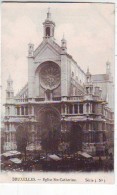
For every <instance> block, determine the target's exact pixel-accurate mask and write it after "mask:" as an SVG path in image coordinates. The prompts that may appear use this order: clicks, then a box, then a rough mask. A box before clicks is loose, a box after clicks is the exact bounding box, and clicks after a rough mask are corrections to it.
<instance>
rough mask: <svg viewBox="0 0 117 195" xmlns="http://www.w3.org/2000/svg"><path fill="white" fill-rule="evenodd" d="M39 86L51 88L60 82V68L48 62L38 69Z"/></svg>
mask: <svg viewBox="0 0 117 195" xmlns="http://www.w3.org/2000/svg"><path fill="white" fill-rule="evenodd" d="M40 81H41V86H42V87H43V88H44V89H49V90H53V89H55V88H57V87H58V86H59V84H60V68H59V66H58V65H57V64H55V63H53V62H48V63H47V64H46V65H44V66H43V67H42V68H41V70H40Z"/></svg>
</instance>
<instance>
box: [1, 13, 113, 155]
mask: <svg viewBox="0 0 117 195" xmlns="http://www.w3.org/2000/svg"><path fill="white" fill-rule="evenodd" d="M43 28H44V34H43V41H42V42H41V44H40V45H39V46H38V47H37V48H36V49H34V45H33V44H32V43H30V44H29V46H28V83H27V84H26V85H25V86H24V88H22V89H21V91H20V92H19V93H18V94H17V95H14V91H13V81H12V79H11V77H9V78H8V80H7V89H6V103H5V117H4V124H5V130H4V150H5V151H7V150H18V148H19V142H20V143H24V142H25V140H26V137H28V142H26V147H27V149H31V150H32V151H33V150H35V149H36V150H39V149H40V148H41V143H42V139H43V136H44V135H45V137H46V138H48V139H49V135H50V133H51V135H52V136H53V148H54V146H55V145H56V143H58V145H57V146H55V148H56V150H69V151H71V152H76V151H84V152H87V153H89V154H91V155H94V156H95V155H104V154H105V153H106V152H109V151H110V150H113V142H114V138H113V131H114V120H113V116H114V103H113V102H114V83H113V79H112V74H111V70H110V69H111V68H110V66H111V64H110V62H107V63H105V66H106V73H105V74H97V75H91V73H90V71H89V69H87V72H84V71H83V70H82V68H81V67H80V66H79V65H78V64H77V62H76V61H75V60H74V59H73V57H72V56H71V55H70V54H68V53H67V41H66V40H65V38H64V37H63V38H62V40H61V45H58V44H57V43H56V42H55V38H54V31H55V23H54V22H53V20H52V19H51V13H50V11H48V13H47V18H46V19H45V21H44V23H43ZM54 136H55V137H54ZM54 139H55V142H54ZM18 140H20V141H18ZM45 140H46V141H47V139H45ZM51 140H52V139H51ZM60 146H64V147H60ZM47 147H49V146H47ZM61 148H62V149H61ZM41 149H42V148H41ZM54 152H55V151H54Z"/></svg>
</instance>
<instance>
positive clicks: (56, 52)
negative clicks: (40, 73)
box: [35, 42, 60, 62]
mask: <svg viewBox="0 0 117 195" xmlns="http://www.w3.org/2000/svg"><path fill="white" fill-rule="evenodd" d="M36 54H37V55H36V56H35V62H38V61H40V60H43V59H44V60H60V48H59V47H58V46H56V45H55V44H52V43H48V42H47V43H45V44H44V45H43V47H42V48H41V49H38V53H37V52H36Z"/></svg>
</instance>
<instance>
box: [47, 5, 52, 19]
mask: <svg viewBox="0 0 117 195" xmlns="http://www.w3.org/2000/svg"><path fill="white" fill-rule="evenodd" d="M47 20H51V12H50V8H48V12H47Z"/></svg>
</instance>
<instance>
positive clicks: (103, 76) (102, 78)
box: [92, 74, 109, 82]
mask: <svg viewBox="0 0 117 195" xmlns="http://www.w3.org/2000/svg"><path fill="white" fill-rule="evenodd" d="M108 79H109V75H107V74H95V75H92V80H93V81H94V82H97V81H100V82H103V81H107V80H108Z"/></svg>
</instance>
